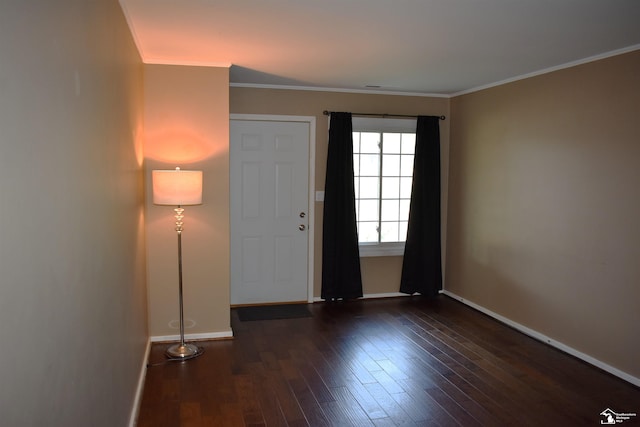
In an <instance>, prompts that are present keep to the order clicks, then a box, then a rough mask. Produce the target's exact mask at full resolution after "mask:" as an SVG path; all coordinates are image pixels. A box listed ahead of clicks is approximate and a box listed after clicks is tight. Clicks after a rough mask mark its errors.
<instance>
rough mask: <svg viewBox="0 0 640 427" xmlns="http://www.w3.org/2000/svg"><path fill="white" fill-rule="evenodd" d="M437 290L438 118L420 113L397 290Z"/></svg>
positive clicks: (425, 292) (439, 273)
mask: <svg viewBox="0 0 640 427" xmlns="http://www.w3.org/2000/svg"><path fill="white" fill-rule="evenodd" d="M440 289H442V263H441V254H440V119H439V118H438V117H432V116H429V117H424V116H420V117H418V124H417V129H416V150H415V158H414V163H413V187H412V189H411V208H410V210H409V225H408V230H407V241H406V244H405V249H404V259H403V261H402V278H401V279H400V292H403V293H406V294H413V293H416V292H417V293H420V294H421V295H424V296H429V297H432V296H436V295H438V291H439V290H440Z"/></svg>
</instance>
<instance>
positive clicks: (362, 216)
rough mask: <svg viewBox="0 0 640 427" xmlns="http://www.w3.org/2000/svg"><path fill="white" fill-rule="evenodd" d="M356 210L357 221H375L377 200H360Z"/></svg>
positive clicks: (376, 217)
mask: <svg viewBox="0 0 640 427" xmlns="http://www.w3.org/2000/svg"><path fill="white" fill-rule="evenodd" d="M359 206H360V208H359V209H358V221H377V220H378V218H379V216H378V200H360V203H359Z"/></svg>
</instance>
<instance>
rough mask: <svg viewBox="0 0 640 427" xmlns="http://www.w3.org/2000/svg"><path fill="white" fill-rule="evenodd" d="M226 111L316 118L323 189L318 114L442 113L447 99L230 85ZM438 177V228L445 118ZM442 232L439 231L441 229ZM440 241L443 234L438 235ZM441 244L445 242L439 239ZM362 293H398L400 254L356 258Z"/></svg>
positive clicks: (324, 132)
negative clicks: (359, 266)
mask: <svg viewBox="0 0 640 427" xmlns="http://www.w3.org/2000/svg"><path fill="white" fill-rule="evenodd" d="M230 110H231V113H235V114H280V115H294V116H315V117H316V153H315V155H316V157H315V158H316V164H315V168H316V174H315V183H316V184H315V186H316V190H323V189H324V181H325V173H326V163H327V140H328V118H327V116H324V115H323V114H322V112H323V111H324V110H329V111H350V112H361V113H389V114H411V115H414V114H423V115H446V116H448V113H449V100H448V99H447V98H435V97H421V96H397V95H376V94H357V93H343V92H322V91H298V90H277V89H256V88H241V87H233V88H231V91H230ZM440 130H441V143H442V165H443V168H442V175H443V182H442V184H443V195H442V197H443V203H442V206H443V208H442V209H443V215H442V219H443V228H444V227H446V191H447V176H448V169H447V165H448V150H449V120H448V119H447V120H445V121H443V122H441V126H440ZM322 208H323V205H322V203H321V202H316V203H315V227H314V229H315V231H314V239H315V246H314V255H315V261H314V276H315V278H314V296H315V297H319V296H320V289H321V284H322ZM443 234H444V233H443ZM443 239H444V235H443ZM443 243H444V242H443ZM361 268H362V280H363V291H364V293H365V294H380V293H391V292H398V289H399V287H400V271H401V268H402V258H401V257H373V258H361Z"/></svg>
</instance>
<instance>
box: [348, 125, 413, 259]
mask: <svg viewBox="0 0 640 427" xmlns="http://www.w3.org/2000/svg"><path fill="white" fill-rule="evenodd" d="M351 123H352V128H353V131H354V132H402V133H415V132H416V123H417V119H398V118H382V117H352V121H351ZM404 245H405V242H381V243H359V245H358V246H359V248H360V257H380V256H402V255H404Z"/></svg>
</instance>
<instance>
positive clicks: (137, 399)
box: [129, 340, 151, 427]
mask: <svg viewBox="0 0 640 427" xmlns="http://www.w3.org/2000/svg"><path fill="white" fill-rule="evenodd" d="M150 351H151V340H147V348H145V350H144V357H143V358H142V367H141V368H140V374H139V375H138V386H137V387H136V394H135V396H134V398H133V407H132V408H131V415H129V427H135V425H136V424H137V422H138V413H139V412H140V403H141V402H142V393H143V391H144V381H145V378H146V376H147V360H149V352H150Z"/></svg>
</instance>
